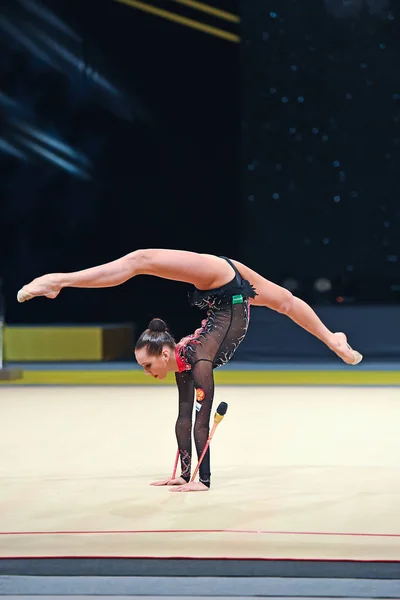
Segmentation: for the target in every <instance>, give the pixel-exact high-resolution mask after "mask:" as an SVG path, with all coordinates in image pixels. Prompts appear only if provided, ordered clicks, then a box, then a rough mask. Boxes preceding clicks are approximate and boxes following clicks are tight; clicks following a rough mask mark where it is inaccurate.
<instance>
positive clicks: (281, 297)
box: [232, 260, 363, 365]
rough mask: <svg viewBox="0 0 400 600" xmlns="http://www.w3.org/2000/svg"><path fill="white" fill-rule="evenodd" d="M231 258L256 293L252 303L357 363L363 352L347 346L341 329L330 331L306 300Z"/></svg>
mask: <svg viewBox="0 0 400 600" xmlns="http://www.w3.org/2000/svg"><path fill="white" fill-rule="evenodd" d="M232 262H233V263H234V265H235V266H236V267H237V269H238V270H239V272H240V274H241V275H242V277H243V278H244V279H248V280H249V281H250V282H251V284H252V285H253V286H254V288H255V289H256V292H257V294H258V295H257V296H256V297H255V298H254V299H251V304H253V305H255V306H267V307H268V308H271V309H272V310H275V311H277V312H279V313H282V314H284V315H286V316H288V317H289V318H290V319H292V321H294V322H295V323H297V325H299V326H300V327H302V328H303V329H305V330H306V331H308V332H309V333H311V334H312V335H314V336H315V337H317V338H318V339H319V340H321V341H322V342H324V344H326V345H327V346H328V348H330V350H332V352H334V353H335V354H337V356H339V357H340V358H341V359H342V360H343V361H344V362H345V363H347V364H349V365H357V364H358V363H359V362H361V360H362V358H363V357H362V355H361V354H360V353H359V352H357V351H356V350H353V349H352V348H350V346H349V345H348V343H347V337H346V335H345V334H344V333H341V332H339V333H333V332H332V331H329V329H328V328H327V327H326V326H325V325H324V324H323V323H322V321H321V320H320V318H319V317H318V316H317V314H316V313H315V312H314V311H313V309H312V308H311V306H309V305H308V304H306V302H304V301H303V300H301V299H300V298H297V297H296V296H293V294H292V293H291V292H289V290H286V289H285V288H283V287H280V286H279V285H276V284H275V283H272V282H271V281H268V280H267V279H264V277H262V276H261V275H259V274H258V273H256V272H255V271H252V270H251V269H249V267H246V266H245V265H243V264H241V263H239V262H237V261H235V260H234V261H232Z"/></svg>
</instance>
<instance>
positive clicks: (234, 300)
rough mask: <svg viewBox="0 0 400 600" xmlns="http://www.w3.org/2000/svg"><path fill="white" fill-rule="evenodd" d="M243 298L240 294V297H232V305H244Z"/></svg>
mask: <svg viewBox="0 0 400 600" xmlns="http://www.w3.org/2000/svg"><path fill="white" fill-rule="evenodd" d="M242 302H243V296H242V294H239V295H238V296H232V304H242Z"/></svg>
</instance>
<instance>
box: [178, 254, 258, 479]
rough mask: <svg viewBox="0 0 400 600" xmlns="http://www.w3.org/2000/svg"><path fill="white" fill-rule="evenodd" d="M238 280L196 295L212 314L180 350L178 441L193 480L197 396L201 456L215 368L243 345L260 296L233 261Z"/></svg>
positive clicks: (206, 474)
mask: <svg viewBox="0 0 400 600" xmlns="http://www.w3.org/2000/svg"><path fill="white" fill-rule="evenodd" d="M221 258H224V259H225V260H226V261H227V262H228V263H229V264H230V265H231V267H232V268H233V269H234V271H235V277H234V278H233V279H232V281H230V282H229V283H227V284H225V285H224V286H221V287H219V288H216V289H213V290H198V289H195V291H194V292H193V293H192V294H191V297H190V300H191V304H192V305H194V306H198V307H199V308H202V309H207V317H206V318H205V319H204V320H203V321H202V323H201V327H200V328H199V329H197V330H196V331H195V332H194V333H193V334H192V335H189V336H187V337H185V338H183V339H182V340H180V342H179V343H178V344H177V345H176V361H177V364H178V369H179V371H178V373H176V382H177V385H178V389H179V415H178V419H177V422H176V428H175V430H176V436H177V440H178V446H179V450H180V457H181V469H182V474H181V476H182V477H183V478H184V479H185V480H186V481H189V479H190V473H191V459H192V449H191V430H192V413H193V402H194V397H196V420H195V424H194V440H195V444H196V450H197V455H198V457H199V456H200V455H201V453H202V451H203V449H204V446H205V444H206V442H207V439H208V434H209V423H210V414H211V407H212V403H213V399H214V376H213V369H215V368H218V367H221V366H223V365H225V364H226V363H227V362H229V360H230V359H231V358H232V356H233V355H234V353H235V351H236V350H237V348H238V346H239V344H240V343H241V342H242V341H243V340H244V338H245V336H246V333H247V329H248V326H249V319H250V301H249V298H254V297H255V296H256V292H255V290H254V288H253V287H252V286H251V284H250V283H249V282H248V281H247V280H246V279H243V278H242V276H241V275H240V273H239V271H238V270H237V268H236V267H235V265H233V264H232V262H231V261H230V260H229V259H228V258H225V257H221ZM210 476H211V472H210V452H209V450H207V452H206V454H205V456H204V459H203V461H202V464H201V466H200V481H201V482H202V483H204V484H205V485H207V486H209V485H210Z"/></svg>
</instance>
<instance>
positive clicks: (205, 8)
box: [174, 0, 240, 23]
mask: <svg viewBox="0 0 400 600" xmlns="http://www.w3.org/2000/svg"><path fill="white" fill-rule="evenodd" d="M174 2H176V3H177V4H182V5H183V6H188V7H189V8H193V9H194V10H199V11H201V12H204V13H206V14H208V15H212V16H213V17H217V18H218V19H223V20H224V21H230V22H231V23H240V17H238V16H237V15H234V14H232V13H229V12H226V11H225V10H221V9H220V8H215V7H214V6H210V5H209V4H204V2H197V1H196V0H174Z"/></svg>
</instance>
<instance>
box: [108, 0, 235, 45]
mask: <svg viewBox="0 0 400 600" xmlns="http://www.w3.org/2000/svg"><path fill="white" fill-rule="evenodd" d="M115 1H116V2H119V3H120V4H126V5H127V6H130V7H132V8H136V9H138V10H141V11H143V12H147V13H149V14H152V15H155V16H157V17H161V18H162V19H166V20H167V21H173V22H174V23H179V24H180V25H184V26H185V27H190V28H192V29H197V30H198V31H202V32H203V33H208V34H209V35H213V36H214V37H219V38H221V39H224V40H227V41H228V42H234V43H236V44H237V43H239V42H240V37H239V36H238V35H235V34H234V33H230V32H229V31H225V30H224V29H218V27H212V26H211V25H206V24H205V23H201V22H200V21H194V20H193V19H189V18H187V17H182V16H181V15H177V14H175V13H172V12H169V11H168V10H164V9H162V8H157V7H156V6H153V5H152V4H146V3H144V2H140V1H139V0H115Z"/></svg>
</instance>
